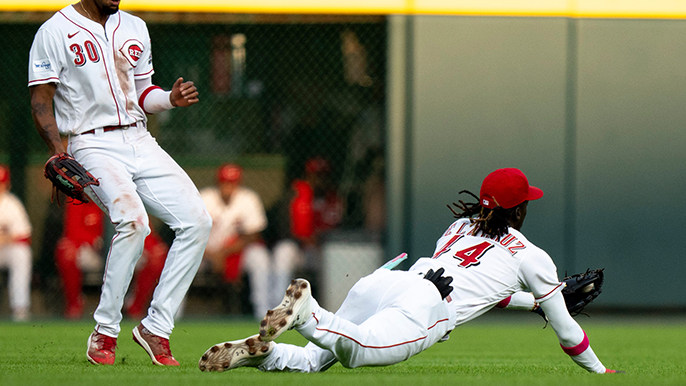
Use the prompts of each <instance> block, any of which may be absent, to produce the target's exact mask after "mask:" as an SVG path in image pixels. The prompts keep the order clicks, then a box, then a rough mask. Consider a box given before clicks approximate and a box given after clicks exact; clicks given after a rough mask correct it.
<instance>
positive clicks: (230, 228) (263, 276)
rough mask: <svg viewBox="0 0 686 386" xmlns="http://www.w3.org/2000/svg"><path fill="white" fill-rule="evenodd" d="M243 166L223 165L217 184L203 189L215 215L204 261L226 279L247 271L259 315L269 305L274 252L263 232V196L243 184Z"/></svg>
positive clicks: (229, 280)
mask: <svg viewBox="0 0 686 386" xmlns="http://www.w3.org/2000/svg"><path fill="white" fill-rule="evenodd" d="M242 178H243V169H242V168H241V167H240V166H239V165H236V164H225V165H222V166H221V167H220V168H219V170H218V171H217V179H216V185H215V186H211V187H207V188H205V189H202V190H201V191H200V196H201V197H202V199H203V201H204V202H205V206H206V207H207V211H208V212H209V214H210V216H211V217H212V230H211V231H210V238H209V240H208V242H207V248H206V249H205V256H204V264H205V265H206V266H207V265H209V266H210V268H211V269H212V270H213V271H214V272H215V273H218V274H220V275H221V276H222V278H223V281H224V283H226V284H229V285H230V284H232V283H234V284H235V283H237V282H239V281H240V279H241V274H242V273H243V272H246V273H247V274H248V278H249V282H250V300H251V303H252V308H253V313H254V315H255V317H256V318H258V319H259V318H262V316H263V315H264V314H265V312H267V310H268V309H269V308H271V307H272V306H274V304H270V302H269V293H270V277H269V272H270V269H269V268H270V267H269V266H270V256H269V250H268V249H267V247H266V246H265V244H264V242H263V241H262V235H261V232H262V231H263V230H264V229H265V228H266V227H267V216H266V215H265V210H264V206H263V204H262V200H261V199H260V197H259V196H258V195H257V193H255V192H254V191H252V190H250V189H248V188H246V187H245V186H243V185H242V184H241V182H242Z"/></svg>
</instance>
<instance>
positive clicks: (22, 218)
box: [8, 196, 31, 239]
mask: <svg viewBox="0 0 686 386" xmlns="http://www.w3.org/2000/svg"><path fill="white" fill-rule="evenodd" d="M11 203H12V205H11V207H10V210H9V211H8V212H10V213H8V215H10V216H11V218H12V219H13V220H12V223H11V224H10V229H9V234H10V235H11V236H12V237H13V238H15V239H22V238H28V237H31V222H30V221H29V215H28V214H27V213H26V209H24V205H22V203H21V201H19V199H18V198H16V197H14V196H11Z"/></svg>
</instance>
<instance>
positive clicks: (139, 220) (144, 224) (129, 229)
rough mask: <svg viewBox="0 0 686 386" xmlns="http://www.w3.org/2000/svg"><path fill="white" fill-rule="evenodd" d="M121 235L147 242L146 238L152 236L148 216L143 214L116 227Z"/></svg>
mask: <svg viewBox="0 0 686 386" xmlns="http://www.w3.org/2000/svg"><path fill="white" fill-rule="evenodd" d="M116 230H117V232H118V233H119V234H122V235H124V236H127V237H131V238H134V239H136V240H139V241H140V242H141V243H143V242H145V238H146V237H148V235H149V234H150V224H149V223H148V216H147V214H145V213H143V214H141V215H139V216H136V217H133V218H132V219H130V220H128V221H122V222H120V223H119V224H118V225H117V226H116Z"/></svg>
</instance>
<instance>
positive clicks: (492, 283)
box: [199, 169, 615, 373]
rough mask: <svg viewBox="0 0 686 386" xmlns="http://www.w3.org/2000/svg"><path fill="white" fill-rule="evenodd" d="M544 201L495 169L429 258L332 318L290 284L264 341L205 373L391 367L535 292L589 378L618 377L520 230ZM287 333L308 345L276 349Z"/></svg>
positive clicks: (516, 175)
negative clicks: (532, 204)
mask: <svg viewBox="0 0 686 386" xmlns="http://www.w3.org/2000/svg"><path fill="white" fill-rule="evenodd" d="M542 196H543V191H541V190H540V189H538V188H535V187H533V186H529V182H528V180H527V178H526V176H525V175H524V174H523V173H522V172H521V171H520V170H519V169H499V170H496V171H494V172H493V173H491V174H489V175H488V176H487V177H486V178H485V179H484V181H483V184H482V186H481V194H480V199H479V202H478V203H474V204H464V203H461V205H458V209H459V210H461V211H460V213H456V215H457V217H458V220H457V221H455V222H454V223H453V224H452V225H450V227H448V229H447V230H446V231H445V233H444V234H443V235H442V236H441V237H440V238H439V239H438V241H437V243H436V250H435V252H434V254H433V256H432V257H430V258H421V259H419V260H418V261H417V262H416V263H415V264H414V265H413V266H412V267H411V268H410V270H409V271H391V270H389V269H384V268H380V269H378V270H376V271H375V272H374V273H372V274H371V275H369V276H367V277H365V278H362V279H361V280H360V281H358V282H357V283H356V284H355V285H354V286H353V288H352V289H351V290H350V292H349V293H348V297H347V298H346V299H345V301H344V302H343V304H342V305H341V308H340V309H339V310H338V312H337V313H336V314H333V313H331V312H329V311H327V310H325V309H323V308H321V307H320V306H319V305H318V304H317V301H316V300H314V298H312V296H311V294H310V286H309V283H308V282H307V281H305V280H303V279H297V280H294V281H293V282H292V283H291V286H290V287H289V288H288V290H287V291H286V296H285V297H284V300H283V302H282V303H281V305H280V306H278V307H277V308H275V309H273V310H270V311H268V312H267V315H266V317H265V318H264V319H263V321H262V323H261V327H260V334H259V335H255V336H252V337H250V338H247V339H243V340H238V341H234V342H228V343H230V344H228V343H222V344H218V345H216V346H213V347H211V348H210V349H209V350H208V351H207V352H206V353H205V355H203V357H202V358H201V359H200V363H199V366H200V369H201V370H204V371H223V370H227V369H232V368H235V367H239V366H254V367H258V368H259V369H260V370H263V371H301V372H318V371H324V370H326V369H328V368H329V367H330V366H332V365H333V364H334V363H336V362H337V361H339V362H341V364H342V365H343V366H345V367H349V368H354V367H360V366H384V365H391V364H395V363H398V362H401V361H404V360H406V359H408V358H410V357H411V356H413V355H416V354H418V353H420V352H422V351H424V350H426V349H427V348H429V347H431V346H432V345H433V344H434V343H436V342H438V341H440V340H441V339H444V337H446V335H447V334H448V333H449V332H450V331H451V330H452V329H454V328H456V327H458V326H460V325H461V324H463V323H465V322H467V321H469V320H472V319H474V318H476V317H478V316H479V315H481V314H483V313H485V312H486V311H488V310H489V309H491V308H493V307H494V306H496V305H497V304H499V303H500V302H501V301H503V300H504V299H507V298H508V297H510V296H512V295H513V294H519V293H522V292H523V291H530V292H531V293H533V296H532V297H531V298H530V300H529V302H530V304H529V306H530V307H532V308H533V306H534V304H533V303H534V297H535V301H536V302H538V303H540V307H541V308H542V310H543V311H544V312H545V315H547V317H548V319H549V321H550V324H551V326H552V327H553V329H554V330H555V333H556V334H557V337H558V340H559V341H560V345H561V346H562V349H563V350H564V352H565V353H567V354H568V355H570V356H571V358H572V360H573V361H574V362H576V363H577V364H578V365H579V366H581V367H582V368H584V369H586V370H588V371H589V372H594V373H611V372H615V371H613V370H608V369H606V368H605V366H603V364H602V363H601V362H600V360H599V359H598V357H597V356H596V355H595V353H594V352H593V350H592V349H591V346H590V345H589V341H588V337H587V336H586V333H585V332H584V330H582V329H581V327H580V326H579V325H578V324H577V323H576V321H575V320H574V319H573V318H572V317H571V316H570V314H569V312H568V311H567V307H566V305H565V301H564V298H563V295H562V293H561V290H562V289H563V287H564V284H563V283H561V282H560V281H559V280H558V278H557V268H556V267H555V264H554V263H553V261H552V259H551V258H550V257H549V256H548V254H546V253H545V252H544V251H543V250H541V249H540V248H538V247H536V246H535V245H534V244H532V243H531V242H530V241H529V240H527V239H526V238H525V237H524V235H523V234H522V233H520V231H519V230H520V229H521V227H522V224H523V222H524V218H525V217H526V214H527V206H528V203H529V201H531V200H537V199H539V198H541V197H542ZM473 216H476V217H474V218H472V217H473ZM520 300H521V299H520ZM291 328H295V329H296V330H297V331H298V332H299V333H300V334H302V335H303V336H304V337H305V338H307V339H308V340H309V341H310V343H309V344H308V345H307V346H306V347H296V346H292V345H287V344H275V343H273V342H272V341H273V340H274V339H275V338H276V337H278V336H279V335H280V334H281V333H283V332H284V331H286V330H287V329H291ZM241 350H242V351H241Z"/></svg>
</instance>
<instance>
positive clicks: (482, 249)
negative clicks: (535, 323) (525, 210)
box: [410, 218, 564, 325]
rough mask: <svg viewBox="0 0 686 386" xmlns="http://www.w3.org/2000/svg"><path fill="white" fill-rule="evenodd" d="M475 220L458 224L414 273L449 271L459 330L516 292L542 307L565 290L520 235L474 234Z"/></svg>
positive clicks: (513, 232) (547, 259)
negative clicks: (529, 295) (527, 294)
mask: <svg viewBox="0 0 686 386" xmlns="http://www.w3.org/2000/svg"><path fill="white" fill-rule="evenodd" d="M472 229H473V225H472V224H470V220H469V219H466V218H465V219H459V220H457V221H455V222H454V223H453V224H452V225H451V226H450V227H449V228H448V230H446V231H445V233H444V234H443V236H441V238H439V239H438V241H437V242H436V250H435V251H434V254H433V256H432V257H431V258H422V259H419V260H417V262H416V263H415V264H414V265H413V266H412V268H410V271H418V272H424V273H426V272H427V271H428V270H429V269H433V270H434V271H436V270H437V269H439V268H441V267H443V268H444V269H445V274H444V276H452V277H453V282H452V283H451V286H452V287H453V291H452V293H451V294H450V295H449V299H447V300H448V301H449V305H450V306H451V307H452V308H453V309H454V310H455V312H457V319H456V325H459V324H462V323H464V322H466V321H469V320H471V319H474V318H476V317H478V316H479V315H481V314H483V313H485V312H486V311H488V310H490V309H491V308H493V307H494V306H495V305H496V304H497V303H498V302H500V301H501V300H503V299H505V298H507V297H508V296H510V295H512V294H513V293H515V292H519V291H529V292H532V293H533V294H534V297H535V298H536V301H537V302H542V301H545V300H546V299H548V298H549V297H550V296H552V295H554V294H556V293H557V292H559V291H561V290H562V288H563V287H564V284H562V283H560V281H559V279H558V277H557V268H556V267H555V263H553V261H552V259H551V258H550V256H548V254H547V253H546V252H545V251H543V250H542V249H540V248H538V247H537V246H535V245H534V244H532V243H531V242H530V241H529V240H527V239H526V237H524V235H522V234H521V233H520V232H519V231H517V230H516V229H513V228H509V233H508V234H507V235H505V236H503V237H501V238H500V239H499V240H494V239H492V238H490V237H487V236H483V235H481V234H479V235H478V236H474V235H472V234H471V233H470V232H471V231H472Z"/></svg>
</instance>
